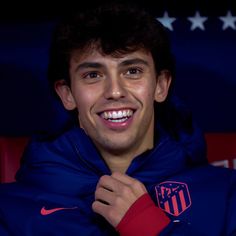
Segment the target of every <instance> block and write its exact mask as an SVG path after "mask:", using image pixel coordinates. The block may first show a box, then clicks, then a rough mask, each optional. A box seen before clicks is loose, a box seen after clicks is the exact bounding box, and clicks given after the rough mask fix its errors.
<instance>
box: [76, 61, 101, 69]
mask: <svg viewBox="0 0 236 236" xmlns="http://www.w3.org/2000/svg"><path fill="white" fill-rule="evenodd" d="M101 67H102V64H100V63H97V62H84V63H82V64H79V65H78V66H77V67H76V71H78V70H80V69H85V68H94V69H98V68H101Z"/></svg>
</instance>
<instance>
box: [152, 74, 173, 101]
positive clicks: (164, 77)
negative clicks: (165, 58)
mask: <svg viewBox="0 0 236 236" xmlns="http://www.w3.org/2000/svg"><path fill="white" fill-rule="evenodd" d="M171 80H172V76H171V73H170V72H169V71H168V70H162V71H161V72H160V73H159V74H158V76H157V85H156V90H155V101H156V102H163V101H164V100H165V99H166V97H167V95H168V91H169V87H170V84H171Z"/></svg>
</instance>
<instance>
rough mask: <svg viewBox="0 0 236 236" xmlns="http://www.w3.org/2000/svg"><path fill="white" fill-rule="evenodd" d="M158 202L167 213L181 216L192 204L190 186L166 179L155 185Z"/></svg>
mask: <svg viewBox="0 0 236 236" xmlns="http://www.w3.org/2000/svg"><path fill="white" fill-rule="evenodd" d="M155 190H156V196H157V202H158V205H159V207H160V208H161V209H163V210H164V211H166V212H167V213H169V214H171V215H174V216H179V215H180V214H182V213H183V212H184V211H185V210H186V209H187V208H189V207H190V206H191V198H190V194H189V190H188V186H187V184H185V183H181V182H173V181H166V182H163V183H160V184H158V185H157V186H156V187H155Z"/></svg>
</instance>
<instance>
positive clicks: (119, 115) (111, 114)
mask: <svg viewBox="0 0 236 236" xmlns="http://www.w3.org/2000/svg"><path fill="white" fill-rule="evenodd" d="M133 114H134V111H133V110H131V109H125V110H116V111H104V112H102V113H101V114H100V116H101V117H102V118H103V119H105V120H107V121H109V122H114V123H121V122H125V121H126V120H128V119H129V118H130V117H132V116H133Z"/></svg>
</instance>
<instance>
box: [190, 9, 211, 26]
mask: <svg viewBox="0 0 236 236" xmlns="http://www.w3.org/2000/svg"><path fill="white" fill-rule="evenodd" d="M188 20H189V21H190V22H191V23H192V25H191V28H190V30H191V31H193V30H195V29H197V28H199V29H201V30H205V27H204V24H203V23H204V22H205V21H206V20H207V17H204V16H200V13H199V12H198V11H197V12H196V14H195V16H193V17H188Z"/></svg>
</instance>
